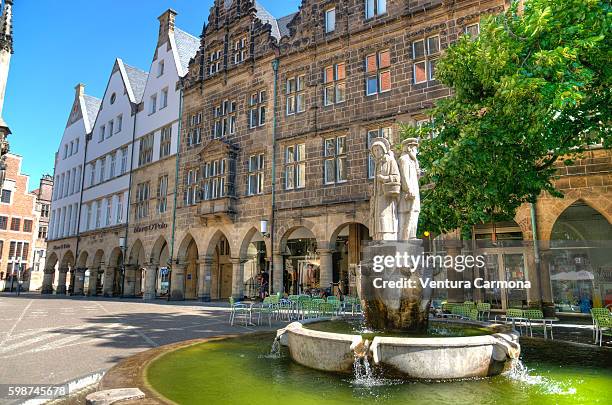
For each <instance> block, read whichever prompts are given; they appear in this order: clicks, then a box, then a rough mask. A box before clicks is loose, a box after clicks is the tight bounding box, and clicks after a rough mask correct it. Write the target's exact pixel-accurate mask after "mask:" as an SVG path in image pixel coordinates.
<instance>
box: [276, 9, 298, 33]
mask: <svg viewBox="0 0 612 405" xmlns="http://www.w3.org/2000/svg"><path fill="white" fill-rule="evenodd" d="M296 15H297V12H296V13H291V14H289V15H286V16H284V17H281V18H279V19H278V20H276V23H277V24H278V30H279V31H280V37H281V38H282V37H288V36H289V35H290V34H291V32H290V31H289V23H290V22H291V20H293V17H295V16H296Z"/></svg>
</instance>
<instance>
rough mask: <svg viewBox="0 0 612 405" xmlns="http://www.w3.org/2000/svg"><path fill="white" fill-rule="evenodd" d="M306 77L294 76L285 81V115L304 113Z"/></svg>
mask: <svg viewBox="0 0 612 405" xmlns="http://www.w3.org/2000/svg"><path fill="white" fill-rule="evenodd" d="M305 80H306V76H304V75H301V76H296V77H291V78H289V79H287V87H286V93H287V115H293V114H296V113H301V112H304V111H306V93H305V91H304V89H305Z"/></svg>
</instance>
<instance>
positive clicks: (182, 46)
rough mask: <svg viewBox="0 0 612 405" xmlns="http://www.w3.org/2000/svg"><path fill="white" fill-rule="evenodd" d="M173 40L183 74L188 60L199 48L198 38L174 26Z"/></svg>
mask: <svg viewBox="0 0 612 405" xmlns="http://www.w3.org/2000/svg"><path fill="white" fill-rule="evenodd" d="M174 40H175V41H176V50H177V52H178V57H179V62H180V64H181V67H182V68H183V72H184V74H186V73H187V70H188V68H189V61H190V60H191V59H192V58H193V57H194V56H195V54H196V52H197V51H198V49H199V48H200V40H199V39H198V38H196V37H194V36H193V35H191V34H189V33H188V32H185V31H183V30H181V29H179V28H176V27H175V28H174Z"/></svg>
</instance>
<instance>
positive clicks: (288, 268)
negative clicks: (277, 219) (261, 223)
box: [272, 225, 332, 294]
mask: <svg viewBox="0 0 612 405" xmlns="http://www.w3.org/2000/svg"><path fill="white" fill-rule="evenodd" d="M279 243H280V245H279V246H280V248H281V250H280V252H275V254H274V267H273V274H272V278H273V283H274V286H273V290H274V291H281V292H286V293H288V294H302V293H313V294H318V293H319V291H320V290H324V289H326V288H329V287H330V286H331V283H332V268H331V265H329V266H328V264H329V263H331V250H329V249H328V247H327V246H324V250H320V249H319V248H320V246H319V245H320V243H319V241H317V238H316V237H315V233H314V232H313V231H312V230H311V229H310V228H307V227H305V226H301V225H298V226H293V227H291V228H289V229H287V230H286V231H285V233H284V234H283V235H282V236H281V239H280V242H279ZM321 254H323V255H325V258H326V259H327V255H329V256H330V260H325V265H326V267H324V268H321ZM279 273H280V274H282V277H279Z"/></svg>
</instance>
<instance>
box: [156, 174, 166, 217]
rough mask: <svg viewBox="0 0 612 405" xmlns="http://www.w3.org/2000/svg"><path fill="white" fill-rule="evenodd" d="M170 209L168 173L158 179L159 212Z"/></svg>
mask: <svg viewBox="0 0 612 405" xmlns="http://www.w3.org/2000/svg"><path fill="white" fill-rule="evenodd" d="M167 210H168V175H167V174H166V175H163V176H160V177H159V178H158V179H157V212H158V213H160V214H163V213H164V212H166V211H167Z"/></svg>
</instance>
